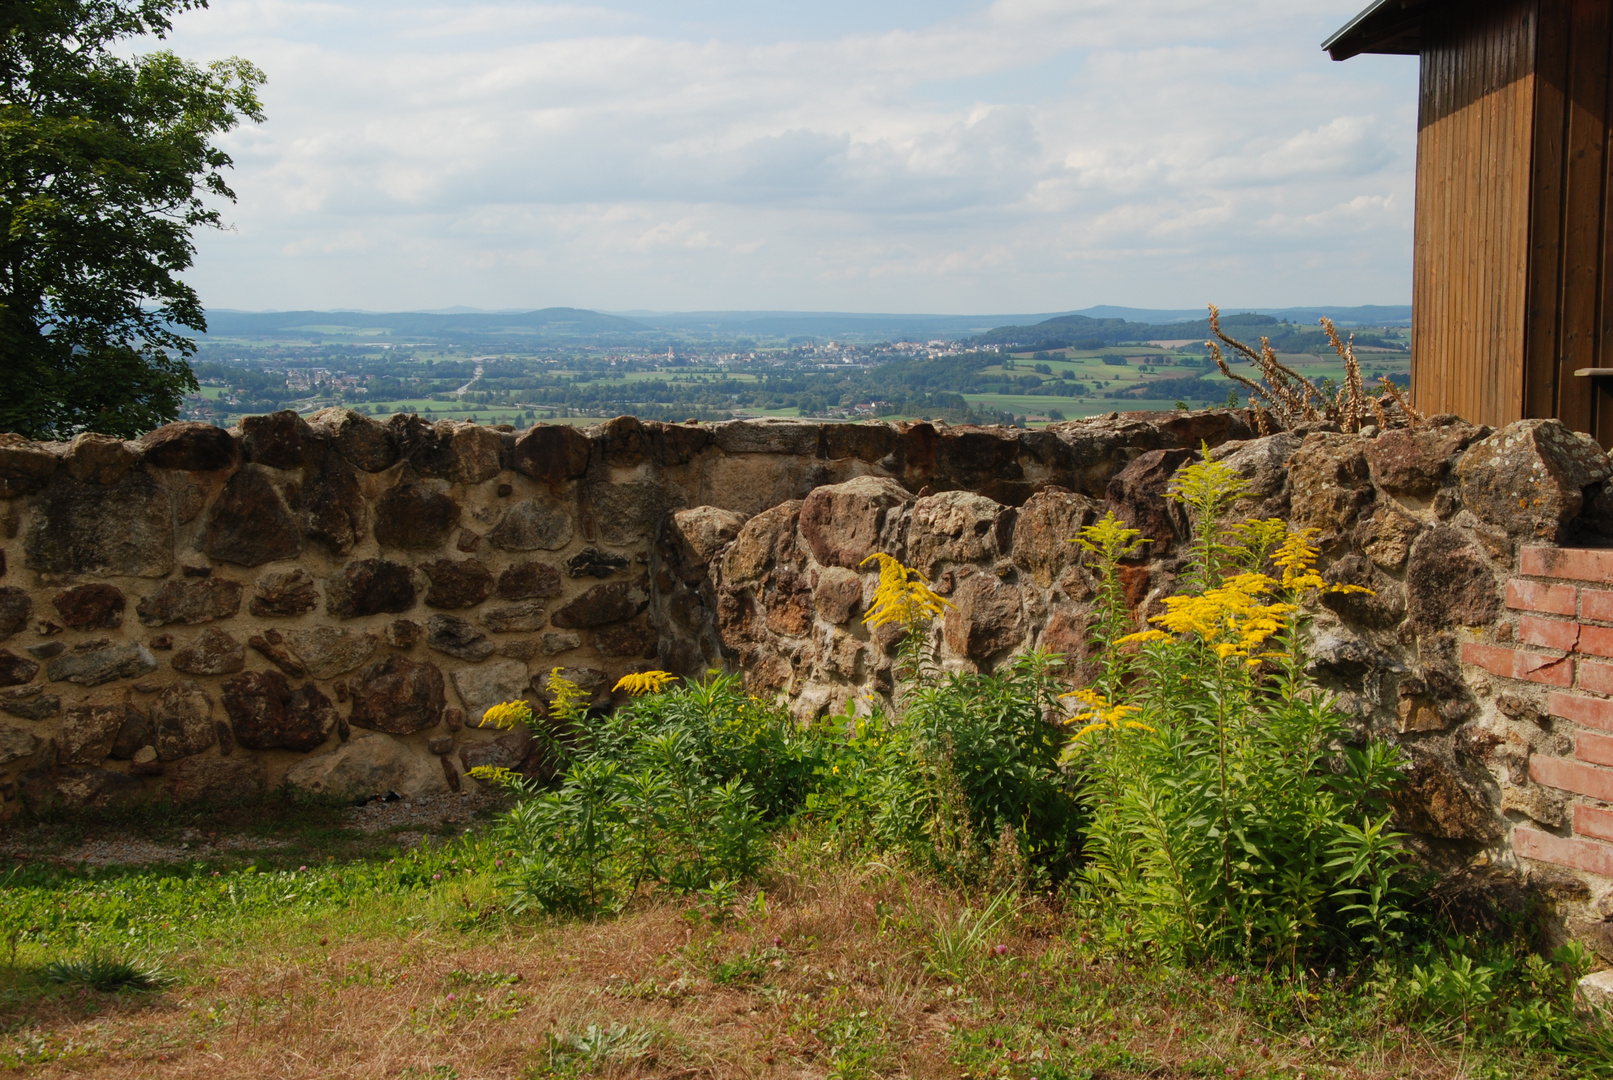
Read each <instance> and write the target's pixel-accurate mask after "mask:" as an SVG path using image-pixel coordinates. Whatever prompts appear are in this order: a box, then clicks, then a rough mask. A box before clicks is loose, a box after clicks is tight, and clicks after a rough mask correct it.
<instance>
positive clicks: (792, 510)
mask: <svg viewBox="0 0 1613 1080" xmlns="http://www.w3.org/2000/svg"><path fill="white" fill-rule="evenodd" d="M801 507H802V503H801V502H800V501H793V502H786V503H780V504H779V505H777V506H774V507H770V508H768V509H766V510H763V511H762V512H761V513H759V514H757V515H756V516H755V517H753V518H751V519H750V520H749V521H747V522H745V524H744V525H743V526H742V527H741V528H740V530H739V535H738V536H736V537H735V538H734V542H733V543H732V544H730V545H728V548H727V550H726V551H725V552H724V553H723V557H722V576H723V578H724V579H725V580H726V581H727V582H728V583H729V584H730V585H742V584H744V583H745V582H748V581H754V580H756V579H757V578H759V577H761V576H762V575H763V574H765V573H767V571H768V570H770V569H771V568H772V567H773V565H774V564H775V563H786V562H790V561H791V560H792V559H793V558H794V555H795V531H796V526H797V525H798V524H799V522H800V517H801ZM849 569H856V568H855V567H850V568H849Z"/></svg>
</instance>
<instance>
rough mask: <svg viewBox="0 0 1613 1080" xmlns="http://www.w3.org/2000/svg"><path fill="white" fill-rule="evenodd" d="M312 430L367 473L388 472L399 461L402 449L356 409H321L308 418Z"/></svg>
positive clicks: (378, 425)
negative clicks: (399, 452)
mask: <svg viewBox="0 0 1613 1080" xmlns="http://www.w3.org/2000/svg"><path fill="white" fill-rule="evenodd" d="M308 426H309V427H310V428H311V429H312V430H313V431H314V432H315V433H316V434H318V435H322V436H323V437H324V438H326V439H328V440H329V441H330V443H331V445H332V446H334V447H335V448H336V452H337V453H338V454H340V455H341V456H342V457H343V458H345V459H346V460H347V461H348V462H350V463H351V464H352V465H353V466H354V467H356V468H358V469H362V470H363V471H364V472H368V473H378V472H385V471H386V470H387V469H390V468H391V467H392V466H393V465H394V464H395V463H396V462H397V460H398V448H397V445H396V444H395V443H393V441H392V436H391V434H389V433H388V431H387V429H386V428H385V427H384V426H383V425H381V424H379V423H377V422H376V421H374V420H371V419H370V418H369V417H368V416H365V415H364V414H363V413H359V412H355V411H353V410H352V409H340V408H331V409H321V410H320V411H319V412H316V413H315V414H314V415H313V416H310V417H309V418H308Z"/></svg>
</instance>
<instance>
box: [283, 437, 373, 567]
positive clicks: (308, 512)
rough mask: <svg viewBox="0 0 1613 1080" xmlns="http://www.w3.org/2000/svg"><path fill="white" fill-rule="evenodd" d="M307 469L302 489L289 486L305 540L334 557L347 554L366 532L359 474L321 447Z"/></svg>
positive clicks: (331, 452)
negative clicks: (318, 545) (320, 546)
mask: <svg viewBox="0 0 1613 1080" xmlns="http://www.w3.org/2000/svg"><path fill="white" fill-rule="evenodd" d="M321 449H322V450H323V452H322V453H321V454H319V455H318V456H317V457H316V458H315V459H314V461H313V462H311V463H310V465H309V467H308V469H307V470H306V475H305V478H304V480H303V482H302V484H301V486H295V485H288V487H287V494H288V496H289V495H292V494H293V493H295V496H296V497H295V499H294V503H295V508H296V509H297V510H298V511H299V512H300V514H301V521H302V528H303V531H304V532H305V533H306V534H307V536H308V539H310V540H313V541H315V542H316V543H319V544H323V545H324V546H325V547H326V548H327V549H329V550H330V551H331V553H332V554H335V555H346V554H347V553H348V552H349V551H352V550H353V548H354V547H355V546H357V545H358V544H360V543H362V542H363V540H364V536H365V533H366V531H367V530H368V529H369V516H368V512H367V509H366V504H365V502H364V492H363V489H362V488H361V487H360V485H359V482H358V471H357V470H356V469H354V468H353V466H352V465H351V464H349V463H348V461H347V459H346V458H344V457H342V456H341V455H340V454H338V453H336V452H335V451H334V450H330V449H327V448H324V447H322V448H321Z"/></svg>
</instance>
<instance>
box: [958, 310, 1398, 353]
mask: <svg viewBox="0 0 1613 1080" xmlns="http://www.w3.org/2000/svg"><path fill="white" fill-rule="evenodd" d="M1319 310H1320V311H1325V310H1326V309H1319ZM1306 314H1311V313H1310V312H1306ZM1318 317H1320V316H1318ZM1330 317H1331V316H1330ZM1379 325H1392V324H1387V323H1385V324H1379ZM1221 329H1222V331H1223V332H1224V333H1226V334H1228V335H1230V336H1231V337H1234V338H1237V339H1238V340H1240V341H1244V342H1247V343H1248V344H1250V345H1254V344H1255V343H1256V342H1257V341H1258V340H1259V339H1260V338H1262V337H1267V338H1270V339H1271V344H1272V347H1273V348H1275V349H1277V350H1278V351H1279V352H1299V351H1303V350H1306V349H1313V348H1316V347H1318V346H1321V345H1324V344H1325V343H1326V341H1327V337H1326V335H1325V334H1324V333H1323V332H1322V330H1321V329H1320V328H1318V326H1317V324H1316V322H1315V320H1311V319H1307V320H1305V321H1303V322H1301V321H1299V320H1289V319H1286V318H1284V319H1279V318H1277V317H1276V316H1274V315H1258V314H1255V313H1253V312H1243V313H1239V314H1236V315H1223V316H1222V317H1221ZM1209 336H1210V320H1209V319H1208V318H1203V319H1195V320H1193V321H1190V322H1165V323H1145V322H1127V321H1126V320H1124V319H1115V318H1108V319H1094V318H1091V317H1089V316H1086V315H1061V316H1059V317H1057V318H1053V319H1044V320H1043V321H1041V322H1039V323H1032V324H1030V325H1028V326H998V327H995V328H993V329H991V330H988V331H987V332H986V333H984V334H976V335H975V336H973V337H971V338H968V339H966V341H965V343H966V344H969V345H978V346H988V345H997V346H1012V347H1014V348H1019V349H1066V348H1077V349H1101V348H1107V347H1109V346H1113V345H1120V344H1125V343H1133V344H1135V343H1140V342H1146V341H1193V340H1199V341H1203V340H1207V339H1208V338H1209ZM1357 340H1358V341H1361V342H1362V343H1363V344H1369V343H1371V342H1372V341H1374V340H1375V339H1371V338H1370V335H1368V336H1366V337H1360V338H1357Z"/></svg>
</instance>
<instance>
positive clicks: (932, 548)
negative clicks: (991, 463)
mask: <svg viewBox="0 0 1613 1080" xmlns="http://www.w3.org/2000/svg"><path fill="white" fill-rule="evenodd" d="M1005 509H1006V507H1004V506H1003V505H1002V504H1001V503H999V502H997V501H995V500H993V499H988V498H986V497H985V496H984V495H976V494H974V493H972V492H968V491H943V492H941V493H940V494H938V495H930V496H928V497H926V498H923V499H920V500H919V501H918V502H916V503H914V504H913V516H912V518H911V520H910V521H909V523H908V526H907V561H908V562H909V563H910V564H911V565H912V566H915V567H917V568H918V570H919V571H920V572H921V573H924V574H927V575H930V576H932V577H933V576H934V575H935V572H936V568H937V567H939V566H940V565H941V564H943V563H973V562H989V561H991V560H993V559H995V558H996V556H997V524H998V521H999V519H1000V518H1001V517H1002V514H1003V511H1004V510H1005Z"/></svg>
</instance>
